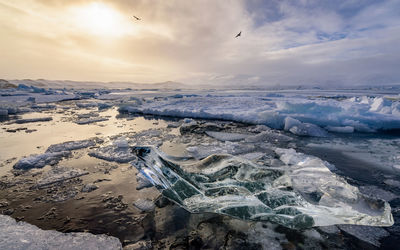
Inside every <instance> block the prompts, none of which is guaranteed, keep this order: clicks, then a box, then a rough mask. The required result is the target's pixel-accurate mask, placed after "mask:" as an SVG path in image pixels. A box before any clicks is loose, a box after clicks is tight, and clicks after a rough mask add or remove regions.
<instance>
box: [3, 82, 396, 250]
mask: <svg viewBox="0 0 400 250" xmlns="http://www.w3.org/2000/svg"><path fill="white" fill-rule="evenodd" d="M29 83H32V82H29ZM0 121H1V129H0V142H1V143H0V212H1V214H3V215H4V216H1V217H0V236H1V237H0V248H1V249H13V247H14V248H15V247H16V246H19V247H26V246H29V245H31V246H35V247H37V248H49V247H51V246H54V245H56V244H58V245H62V246H63V247H64V248H65V249H68V248H76V249H78V248H85V247H86V248H88V247H90V248H91V249H96V248H99V246H102V245H103V246H104V244H108V246H109V248H116V249H118V248H121V247H124V248H126V249H139V248H140V247H142V248H141V249H152V248H155V249H163V248H173V249H175V248H184V249H185V248H195V249H204V248H210V249H215V248H226V249H244V248H246V249H253V248H254V249H293V248H296V249H308V248H315V249H343V248H345V249H360V248H362V249H379V248H381V249H396V247H397V245H398V244H399V243H400V222H399V218H400V210H399V209H400V197H399V195H400V92H399V89H396V88H393V89H372V88H371V89H364V90H321V89H309V90H274V91H272V90H167V89H163V90H159V89H157V90H155V89H153V90H151V89H150V90H135V89H105V88H91V89H79V88H49V86H45V87H38V86H32V85H30V84H20V85H19V86H18V87H17V88H10V89H1V90H0ZM10 217H12V218H13V219H12V218H10ZM14 219H15V220H16V221H21V222H16V221H15V220H14ZM18 223H19V224H18ZM24 232H26V233H24ZM71 232H74V233H75V232H85V233H82V234H74V233H72V234H71ZM35 234H36V235H40V236H38V237H37V238H35V237H33V236H32V235H35ZM48 235H57V237H53V240H44V239H47V238H49V237H48ZM105 235H109V236H111V237H109V236H105ZM40 237H42V238H40ZM83 239H84V240H83ZM118 240H119V243H118ZM69 241H70V242H75V243H76V245H68V244H66V243H65V242H69ZM85 242H86V243H87V245H86V246H85ZM17 243H18V244H20V245H18V244H17ZM71 244H72V243H71ZM17 248H18V247H17Z"/></svg>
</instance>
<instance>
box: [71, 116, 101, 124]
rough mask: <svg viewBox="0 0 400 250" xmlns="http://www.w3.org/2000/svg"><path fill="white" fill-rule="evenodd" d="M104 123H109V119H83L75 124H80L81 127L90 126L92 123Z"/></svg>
mask: <svg viewBox="0 0 400 250" xmlns="http://www.w3.org/2000/svg"><path fill="white" fill-rule="evenodd" d="M104 121H108V118H106V117H90V118H82V119H79V120H77V121H75V123H76V124H79V125H85V124H90V123H95V122H104Z"/></svg>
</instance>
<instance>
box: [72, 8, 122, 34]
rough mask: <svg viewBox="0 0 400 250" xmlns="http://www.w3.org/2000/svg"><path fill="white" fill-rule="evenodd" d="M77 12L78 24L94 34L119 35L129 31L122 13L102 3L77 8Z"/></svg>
mask: <svg viewBox="0 0 400 250" xmlns="http://www.w3.org/2000/svg"><path fill="white" fill-rule="evenodd" d="M75 14H76V22H77V26H78V27H80V28H83V29H84V30H85V32H89V33H91V34H94V35H101V36H118V35H122V34H124V33H126V32H127V31H128V30H126V25H125V24H124V19H123V17H122V16H121V14H120V13H119V12H117V11H116V10H115V9H113V8H112V7H109V6H107V5H105V4H102V3H91V4H89V5H84V6H82V7H79V8H76V9H75Z"/></svg>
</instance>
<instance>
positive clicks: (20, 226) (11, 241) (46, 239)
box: [0, 215, 122, 250]
mask: <svg viewBox="0 0 400 250" xmlns="http://www.w3.org/2000/svg"><path fill="white" fill-rule="evenodd" d="M0 249H60V250H63V249H65V250H67V249H68V250H70V249H76V250H81V249H93V250H95V249H99V250H100V249H122V245H121V242H120V241H119V240H118V239H117V238H115V237H112V236H107V235H94V234H91V233H61V232H57V231H54V230H42V229H39V228H38V227H36V226H34V225H31V224H28V223H26V222H16V221H15V220H14V219H13V218H11V217H9V216H5V215H0Z"/></svg>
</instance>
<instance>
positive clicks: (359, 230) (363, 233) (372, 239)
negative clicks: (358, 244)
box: [339, 225, 390, 247]
mask: <svg viewBox="0 0 400 250" xmlns="http://www.w3.org/2000/svg"><path fill="white" fill-rule="evenodd" d="M339 228H340V230H342V231H344V232H346V233H348V234H350V235H352V236H354V237H356V238H357V239H359V240H361V241H364V242H367V243H369V244H372V245H374V246H376V247H380V246H381V243H380V242H379V241H380V240H381V239H382V238H385V237H387V236H389V235H390V234H389V233H388V232H387V231H386V230H385V229H383V228H379V227H368V226H355V225H339Z"/></svg>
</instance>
